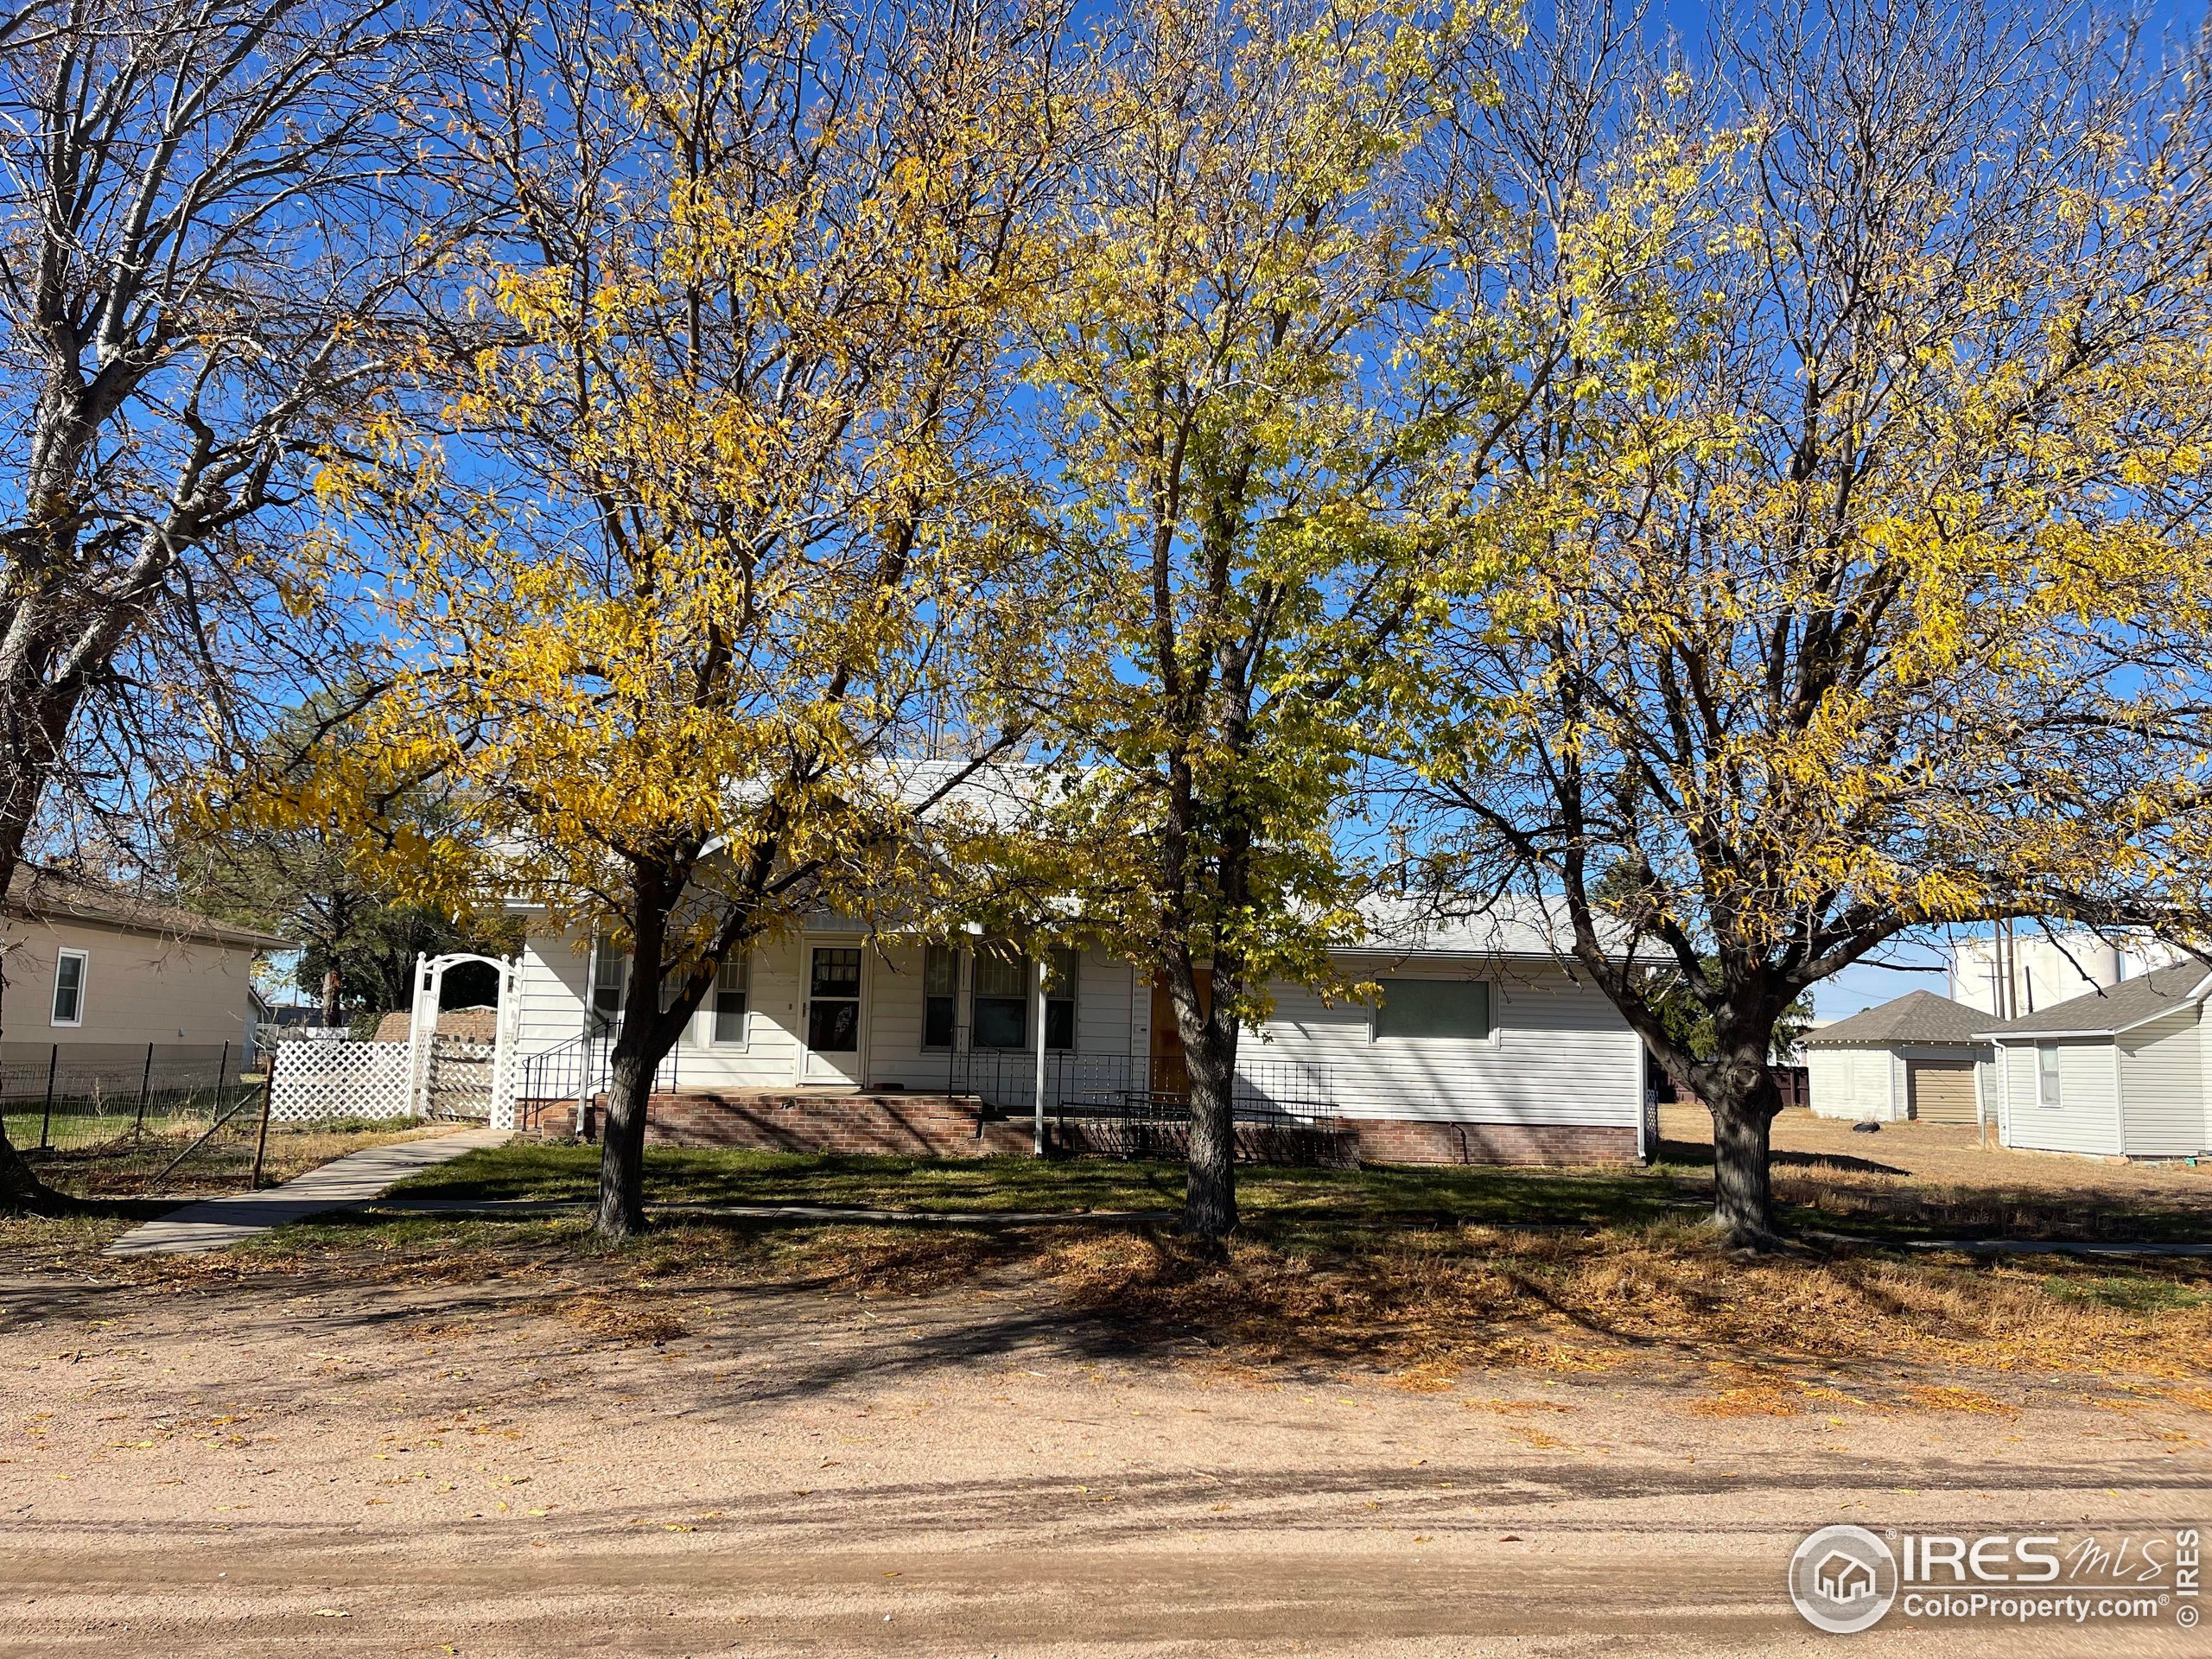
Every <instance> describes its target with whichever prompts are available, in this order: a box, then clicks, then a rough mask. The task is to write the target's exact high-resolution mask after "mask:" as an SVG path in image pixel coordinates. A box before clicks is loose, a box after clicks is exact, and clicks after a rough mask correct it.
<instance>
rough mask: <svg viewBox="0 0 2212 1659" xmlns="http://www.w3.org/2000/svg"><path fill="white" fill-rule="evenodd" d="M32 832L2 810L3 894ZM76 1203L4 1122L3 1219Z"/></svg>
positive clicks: (1, 975) (15, 814)
mask: <svg viewBox="0 0 2212 1659" xmlns="http://www.w3.org/2000/svg"><path fill="white" fill-rule="evenodd" d="M15 786H16V789H18V790H20V789H22V786H23V785H22V779H21V777H20V776H19V777H18V778H17V779H16V785H15ZM29 829H30V823H29V818H28V817H26V816H25V815H24V814H23V813H22V812H21V811H20V810H15V808H14V807H12V806H11V807H10V808H8V809H7V810H0V893H5V892H7V891H8V890H9V889H10V887H13V886H14V885H15V879H16V869H17V868H19V867H20V865H21V863H22V849H23V841H24V838H25V836H27V835H28V834H29ZM6 995H7V980H6V976H5V970H4V969H0V1001H4V1000H5V997H6ZM72 1202H73V1201H72V1200H71V1199H69V1198H67V1196H66V1195H64V1194H62V1193H60V1192H55V1191H54V1189H53V1188H51V1187H49V1186H48V1185H47V1184H46V1183H45V1182H44V1181H41V1179H39V1178H38V1174H37V1172H36V1171H35V1170H33V1169H32V1168H31V1166H30V1165H29V1163H28V1162H26V1161H25V1160H24V1158H23V1154H22V1153H20V1152H18V1151H16V1146H15V1143H14V1142H13V1141H10V1140H9V1139H8V1125H7V1122H6V1120H5V1119H4V1118H0V1215H22V1214H24V1213H26V1212H29V1213H33V1214H37V1215H51V1214H53V1213H54V1211H58V1210H64V1209H67V1208H68V1207H69V1205H70V1204H71V1203H72Z"/></svg>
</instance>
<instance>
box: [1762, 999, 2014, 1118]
mask: <svg viewBox="0 0 2212 1659" xmlns="http://www.w3.org/2000/svg"><path fill="white" fill-rule="evenodd" d="M1988 1024H1989V1016H1988V1015H1987V1014H1983V1013H1981V1012H1980V1011H1979V1010H1976V1009H1974V1008H1970V1007H1967V1006H1966V1005H1965V1004H1964V1003H1961V1002H1954V1001H1951V999H1950V998H1948V996H1938V995H1936V993H1935V992H1933V991H1911V992H1909V993H1907V994H1906V995H1904V996H1900V997H1898V998H1897V1000H1896V1001H1891V1002H1885V1003H1883V1004H1881V1005H1880V1006H1879V1007H1872V1008H1867V1009H1866V1010H1864V1011H1863V1012H1861V1013H1859V1014H1853V1015H1851V1016H1850V1017H1849V1018H1848V1019H1844V1020H1833V1021H1831V1022H1829V1023H1828V1024H1826V1025H1823V1026H1820V1027H1815V1029H1813V1030H1811V1031H1809V1032H1808V1033H1805V1036H1804V1038H1803V1039H1802V1045H1801V1046H1802V1048H1803V1049H1804V1052H1805V1065H1806V1069H1807V1071H1808V1074H1809V1078H1810V1082H1811V1086H1812V1108H1813V1114H1814V1116H1816V1117H1841V1118H1855V1119H1857V1120H1859V1122H1880V1123H1893V1122H1898V1121H1900V1120H1902V1119H1905V1118H1917V1119H1919V1120H1921V1121H1922V1122H1929V1123H1974V1122H1979V1121H1980V1111H1979V1109H1978V1105H1977V1095H1978V1090H1979V1086H1980V1085H1979V1084H1978V1081H1977V1072H1978V1071H1984V1070H1986V1068H1987V1067H1988V1066H1989V1065H1991V1064H1992V1062H1993V1058H1994V1051H1993V1049H1992V1048H1991V1046H1990V1045H1989V1044H1988V1042H1987V1041H1986V1040H1985V1039H1983V1038H1982V1037H1980V1035H1979V1034H1978V1033H1980V1031H1981V1030H1982V1029H1983V1027H1986V1026H1987V1025H1988Z"/></svg>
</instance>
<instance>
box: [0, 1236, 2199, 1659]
mask: <svg viewBox="0 0 2212 1659" xmlns="http://www.w3.org/2000/svg"><path fill="white" fill-rule="evenodd" d="M621 1309H622V1304H621V1301H620V1297H619V1295H616V1294H610V1293H609V1292H608V1290H607V1287H604V1286H583V1287H578V1286H576V1285H574V1284H568V1283H564V1282H562V1281H559V1280H558V1279H557V1278H555V1277H551V1276H548V1275H531V1274H506V1275H505V1276H502V1277H499V1278H494V1279H490V1280H479V1281H464V1282H458V1283H432V1284H423V1283H405V1282H401V1283H377V1282H374V1281H372V1280H371V1279H367V1278H364V1277H362V1276H359V1275H355V1274H349V1273H347V1272H346V1271H343V1270H340V1271H335V1272H327V1273H319V1274H305V1275H298V1274H293V1275H280V1274H270V1275H266V1276H265V1277H262V1278H257V1279H254V1280H251V1281H245V1282H235V1281H210V1282H207V1283H205V1284H200V1285H195V1284H194V1283H193V1282H192V1281H176V1282H169V1283H164V1282H160V1281H156V1282H149V1283H141V1284H138V1285H136V1286H130V1285H121V1286H118V1285H108V1286H105V1287H103V1286H97V1285H88V1284H72V1283H69V1282H67V1281H65V1280H62V1279H60V1278H56V1277H52V1276H48V1277H42V1278H40V1279H38V1280H35V1281H18V1282H16V1283H13V1284H9V1285H6V1286H0V1319H4V1322H3V1323H0V1383H4V1390H5V1393H4V1400H5V1404H4V1406H0V1432H3V1433H4V1441H3V1443H0V1493H4V1494H5V1496H4V1498H0V1550H3V1551H4V1560H5V1561H6V1564H7V1566H6V1571H5V1573H4V1575H0V1652H4V1653H7V1654H10V1655H13V1654H34V1653H35V1654H67V1653H81V1654H100V1655H118V1656H137V1655H146V1656H155V1655H162V1656H172V1655H173V1656H179V1659H186V1656H195V1659H196V1656H224V1659H232V1656H249V1655H251V1656H260V1655H270V1654H283V1655H285V1656H288V1659H312V1656H321V1655H379V1656H381V1655H401V1654H426V1655H436V1654H444V1653H455V1654H461V1655H466V1656H475V1659H493V1656H524V1655H582V1654H590V1655H594V1656H605V1659H613V1656H624V1655H632V1654H635V1655H683V1654H694V1655H702V1656H703V1655H708V1654H733V1653H734V1654H756V1655H764V1656H765V1655H784V1654H791V1655H821V1656H842V1655H864V1654H902V1655H904V1654H915V1655H932V1656H934V1655H946V1656H951V1655H960V1656H968V1655H976V1656H986V1655H992V1654H999V1655H1005V1656H1008V1659H1011V1656H1014V1655H1016V1654H1020V1655H1056V1656H1058V1655H1065V1656H1077V1655H1081V1656H1093V1655H1109V1654H1110V1655H1116V1656H1120V1655H1138V1654H1142V1655H1154V1654H1185V1653H1189V1654H1197V1653H1205V1654H1208V1655H1218V1654H1227V1655H1274V1654H1330V1655H1370V1654H1372V1655H1384V1654H1388V1655H1394V1656H1395V1655H1408V1656H1426V1655H1446V1654H1449V1655H1454V1656H1466V1655H1483V1654H1509V1653H1510V1654H1544V1655H1558V1656H1570V1655H1581V1654H1598V1653H1609V1654H1610V1653H1619V1652H1624V1651H1635V1652H1637V1653H1642V1654H1685V1655H1688V1654H1695V1655H1707V1654H1714V1655H1719V1654H1730V1655H1733V1654H1746V1655H1751V1654H1757V1655H1770V1654H1789V1653H1814V1652H1826V1651H1839V1652H1841V1651H1849V1652H1853V1653H1858V1652H1864V1653H1866V1654H1870V1655H1873V1654H1885V1653H1891V1654H1906V1653H1910V1654H1916V1655H1917V1654H1948V1653H2004V1654H2008V1655H2009V1654H2037V1653H2050V1654H2074V1653H2082V1654H2088V1653H2095V1654H2098V1655H2100V1656H2107V1659H2108V1656H2113V1655H2120V1654H2135V1653H2141V1654H2165V1653H2172V1654H2183V1653H2202V1652H2205V1651H2207V1650H2208V1644H2207V1643H2202V1642H2196V1641H2192V1640H2190V1639H2185V1637H2184V1636H2183V1634H2182V1633H2180V1632H2177V1631H2176V1630H2173V1629H2172V1628H2171V1626H2168V1625H2164V1624H2161V1625H2158V1626H2157V1627H2156V1628H2152V1627H2149V1626H2143V1627H2131V1628H2127V1629H2124V1630H2123V1629H2118V1628H2115V1627H2113V1626H2109V1625H2107V1626H2103V1627H2097V1628H2091V1629H2087V1630H2061V1631H2055V1632H2050V1633H2044V1632H2034V1633H2023V1632H2020V1631H2018V1630H2012V1629H2010V1628H2007V1627H1993V1626H1984V1627H1957V1626H1947V1627H1940V1628H1939V1627H1934V1626H1927V1625H1923V1626H1919V1627H1915V1626H1912V1625H1910V1624H1907V1623H1906V1622H1905V1621H1904V1620H1903V1619H1902V1618H1900V1617H1899V1616H1898V1615H1897V1614H1892V1615H1891V1618H1890V1620H1889V1621H1887V1622H1885V1624H1884V1625H1883V1626H1882V1627H1881V1628H1880V1629H1878V1630H1876V1631H1874V1632H1872V1633H1870V1634H1868V1635H1866V1636H1862V1637H1853V1638H1848V1639H1844V1638H1831V1637H1818V1636H1816V1635H1815V1633H1814V1632H1812V1631H1811V1630H1808V1628H1807V1627H1806V1626H1805V1625H1803V1624H1802V1623H1801V1622H1799V1620H1798V1619H1797V1618H1796V1615H1795V1614H1794V1613H1793V1612H1792V1611H1790V1610H1789V1605H1788V1604H1787V1602H1786V1600H1785V1599H1784V1597H1783V1589H1782V1582H1783V1580H1782V1575H1783V1564H1784V1562H1785V1561H1786V1560H1787V1558H1788V1556H1789V1551H1790V1549H1791V1548H1792V1547H1793V1546H1794V1545H1795V1543H1796V1540H1797V1538H1798V1537H1799V1536H1800V1535H1802V1533H1803V1532H1804V1531H1805V1530H1807V1529H1809V1528H1811V1527H1814V1526H1816V1525H1819V1524H1821V1523H1823V1522H1828V1521H1833V1520H1859V1521H1862V1522H1866V1524H1868V1525H1870V1526H1872V1527H1875V1528H1876V1529H1880V1528H1883V1527H1889V1526H1898V1527H1916V1528H1931V1527H1937V1526H1942V1527H1948V1528H1950V1529H1956V1530H1961V1531H1967V1532H1981V1531H1989V1530H1996V1529H2003V1528H2005V1527H2006V1526H2008V1525H2018V1526H2034V1527H2037V1528H2043V1529H2058V1528H2061V1527H2064V1528H2082V1527H2088V1526H2099V1527H2109V1528H2113V1529H2127V1528H2131V1527H2133V1528H2136V1529H2147V1528H2152V1527H2166V1526H2173V1525H2177V1524H2185V1523H2190V1522H2204V1521H2206V1520H2208V1519H2212V1501H2209V1500H2208V1494H2212V1453H2208V1450H2207V1446H2206V1440H2207V1439H2208V1438H2212V1417H2209V1416H2208V1414H2207V1413H2206V1411H2204V1410H2203V1409H2201V1407H2202V1406H2208V1405H2212V1400H2208V1399H2201V1398H2200V1399H2197V1400H2196V1403H2195V1404H2191V1403H2190V1396H2189V1395H2188V1393H2187V1391H2186V1390H2177V1395H2178V1396H2179V1397H2177V1398H2169V1399H2164V1400H2161V1401H2157V1402H2153V1403H2151V1404H2148V1405H2145V1407H2143V1408H2140V1409H2127V1410H2113V1409H2108V1408H2101V1407H2091V1406H2088V1405H2084V1404H2082V1403H2080V1402H2069V1401H2068V1400H2066V1399H2065V1398H2063V1397H2053V1396H2050V1395H2040V1394H2037V1393H2035V1392H2033V1391H2022V1390H2020V1389H2017V1388H2007V1387H2004V1386H2001V1385H1993V1389H1992V1391H1991V1395H1992V1396H1993V1397H1994V1398H1995V1399H1996V1400H1998V1401H1999V1402H2001V1403H2005V1404H2007V1405H2009V1406H2011V1407H2012V1408H2010V1409H2001V1410H1992V1409H1989V1406H1990V1405H1991V1403H1992V1397H1990V1396H1985V1395H1972V1396H1961V1398H1962V1399H1964V1400H1965V1401H1966V1402H1967V1403H1968V1404H1969V1405H1971V1406H1973V1407H1974V1408H1973V1409H1967V1410H1932V1411H1897V1410H1894V1409H1873V1408H1862V1407H1859V1406H1857V1405H1854V1404H1853V1403H1852V1402H1851V1400H1850V1389H1849V1386H1848V1379H1847V1378H1844V1379H1840V1386H1839V1388H1838V1389H1837V1397H1836V1398H1835V1399H1834V1401H1832V1402H1828V1403H1829V1404H1830V1405H1832V1407H1833V1409H1832V1410H1825V1411H1821V1412H1820V1413H1819V1414H1815V1413H1814V1412H1811V1411H1805V1412H1800V1413H1799V1414H1793V1415H1788V1416H1779V1417H1777V1416H1770V1415H1764V1414H1752V1415H1745V1416H1734V1415H1727V1414H1715V1413H1716V1412H1720V1413H1725V1412H1726V1409H1727V1407H1726V1397H1725V1396H1724V1395H1717V1394H1716V1392H1715V1391H1714V1389H1713V1387H1712V1386H1710V1385H1709V1383H1708V1381H1707V1379H1705V1378H1703V1377H1702V1376H1688V1375H1686V1376H1681V1377H1679V1378H1675V1379H1668V1378H1662V1377H1656V1376H1650V1375H1644V1376H1641V1377H1640V1378H1639V1379H1638V1380H1635V1381H1627V1380H1624V1379H1623V1378H1622V1377H1621V1376H1618V1375H1613V1374H1607V1373H1597V1374H1591V1375H1585V1376H1555V1377H1542V1376H1529V1375H1503V1374H1491V1375H1488V1376H1462V1377H1460V1378H1459V1380H1458V1381H1457V1383H1455V1384H1453V1385H1452V1386H1451V1387H1450V1388H1448V1389H1440V1390H1437V1391H1433V1392H1421V1391H1413V1390H1409V1389H1405V1388H1402V1387H1399V1386H1395V1385H1393V1384H1392V1383H1390V1382H1389V1380H1387V1379H1382V1378H1375V1377H1350V1378H1347V1377H1342V1376H1325V1375H1318V1374H1305V1375H1301V1374H1296V1373H1289V1372H1272V1373H1256V1372H1251V1371H1248V1370H1240V1369H1237V1368H1236V1367H1234V1366H1230V1365H1226V1364H1224V1363H1222V1362H1221V1360H1220V1359H1219V1357H1217V1356H1216V1355H1214V1354H1212V1353H1211V1352H1209V1351H1206V1350H1205V1349H1204V1348H1202V1347H1199V1346H1197V1345H1195V1344H1176V1343H1163V1344H1160V1345H1154V1346H1140V1345H1135V1344H1132V1343H1131V1342H1130V1341H1129V1339H1128V1338H1127V1337H1126V1335H1125V1334H1122V1335H1117V1334H1115V1333H1113V1332H1109V1331H1108V1330H1107V1329H1105V1328H1103V1326H1099V1325H1092V1324H1089V1323H1085V1322H1082V1321H1077V1320H1071V1319H1069V1318H1068V1317H1067V1316H1065V1314H1063V1313H1059V1312H1058V1311H1056V1309H1055V1308H1054V1306H1053V1305H1052V1304H1051V1303H1050V1302H1049V1301H1048V1300H1046V1299H1045V1298H1042V1297H1038V1298H1035V1299H1032V1298H1031V1297H1029V1296H1028V1295H1027V1294H1025V1293H1024V1292H1023V1290H1022V1289H1021V1287H1020V1286H1018V1285H1017V1286H1013V1287H1005V1288H1002V1289H1001V1291H1000V1292H999V1293H998V1294H986V1293H982V1292H979V1291H976V1290H973V1289H966V1290H962V1291H959V1292H955V1293H946V1294H938V1295H933V1296H931V1297H929V1298H926V1299H921V1300H905V1301H890V1300H868V1301H861V1300H855V1299H854V1298H852V1297H849V1296H845V1295H833V1294H826V1293H823V1292H821V1291H819V1290H810V1289H808V1288H806V1287H791V1286H785V1287H778V1288H775V1289H772V1290H765V1291H732V1290H727V1289H715V1290H702V1293H701V1294H700V1295H699V1297H698V1298H697V1299H696V1300H695V1301H691V1300H688V1301H685V1302H684V1303H683V1304H682V1305H681V1307H680V1313H681V1319H680V1324H681V1325H682V1326H683V1327H684V1329H683V1331H682V1332H680V1333H677V1334H673V1335H671V1339H670V1340H668V1341H667V1342H666V1343H665V1344H664V1345H660V1346H655V1345H652V1344H650V1343H645V1342H632V1343H631V1344H627V1345H623V1344H616V1343H611V1342H610V1341H609V1340H608V1339H607V1333H608V1332H617V1333H619V1332H620V1330H621V1318H622V1314H621ZM632 1334H633V1335H634V1334H637V1333H635V1332H632Z"/></svg>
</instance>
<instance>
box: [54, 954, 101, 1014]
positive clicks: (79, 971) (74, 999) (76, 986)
mask: <svg viewBox="0 0 2212 1659" xmlns="http://www.w3.org/2000/svg"><path fill="white" fill-rule="evenodd" d="M91 960H92V958H91V957H87V956H86V954H85V953H84V952H83V951H82V950H64V951H63V952H62V953H61V954H60V956H59V957H56V958H55V959H54V1024H55V1025H57V1026H81V1025H83V1024H84V1023H85V968H86V963H89V962H90V961H91Z"/></svg>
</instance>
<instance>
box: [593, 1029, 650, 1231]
mask: <svg viewBox="0 0 2212 1659" xmlns="http://www.w3.org/2000/svg"><path fill="white" fill-rule="evenodd" d="M631 1023H632V1022H631V1021H630V1020H628V1019H627V1018H625V1020H624V1027H625V1029H624V1031H623V1033H622V1035H621V1037H620V1038H619V1039H617V1040H616V1042H615V1045H614V1055H613V1066H612V1068H611V1069H612V1071H613V1076H612V1077H610V1078H609V1079H608V1082H607V1127H606V1130H605V1132H604V1133H603V1134H602V1135H601V1137H600V1141H601V1145H600V1149H599V1217H598V1219H597V1220H596V1221H594V1223H593V1224H592V1230H593V1231H594V1232H595V1233H597V1234H598V1235H599V1236H600V1237H601V1238H603V1239H605V1240H607V1242H608V1243H620V1241H622V1240H623V1239H626V1238H634V1237H636V1236H638V1235H639V1233H642V1232H643V1231H645V1102H646V1100H647V1099H648V1098H649V1097H650V1096H652V1088H653V1072H654V1071H655V1070H656V1069H657V1067H658V1061H657V1060H654V1059H652V1058H647V1057H646V1055H645V1053H644V1052H642V1049H643V1045H642V1044H636V1043H633V1042H632V1036H633V1035H634V1033H633V1032H632V1029H631V1028H630V1027H631Z"/></svg>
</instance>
